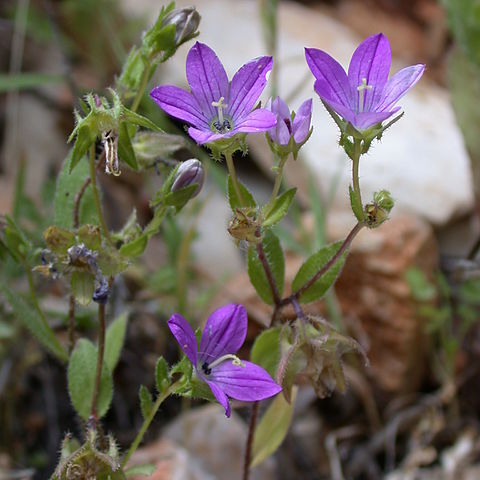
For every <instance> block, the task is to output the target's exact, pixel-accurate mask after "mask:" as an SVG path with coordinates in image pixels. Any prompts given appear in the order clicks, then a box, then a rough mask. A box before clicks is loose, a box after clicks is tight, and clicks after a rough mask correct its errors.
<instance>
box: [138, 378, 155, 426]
mask: <svg viewBox="0 0 480 480" xmlns="http://www.w3.org/2000/svg"><path fill="white" fill-rule="evenodd" d="M138 397H139V398H140V409H141V411H142V415H143V418H144V419H145V420H146V419H147V417H148V416H149V415H150V413H151V412H152V408H153V399H152V394H151V393H150V392H149V391H148V388H147V387H146V386H145V385H140V390H139V392H138Z"/></svg>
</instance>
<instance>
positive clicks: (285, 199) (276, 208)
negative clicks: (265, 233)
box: [263, 188, 297, 227]
mask: <svg viewBox="0 0 480 480" xmlns="http://www.w3.org/2000/svg"><path fill="white" fill-rule="evenodd" d="M296 191H297V189H296V188H291V189H290V190H287V191H286V192H283V193H282V194H281V195H280V196H279V197H277V199H276V200H275V203H274V204H273V205H272V208H270V209H269V211H268V212H267V213H266V216H265V220H264V221H263V226H264V227H271V226H273V225H275V224H277V223H278V222H279V221H280V220H282V218H283V217H284V216H285V215H286V214H287V213H288V209H289V208H290V204H291V203H292V200H293V197H294V196H295V193H296Z"/></svg>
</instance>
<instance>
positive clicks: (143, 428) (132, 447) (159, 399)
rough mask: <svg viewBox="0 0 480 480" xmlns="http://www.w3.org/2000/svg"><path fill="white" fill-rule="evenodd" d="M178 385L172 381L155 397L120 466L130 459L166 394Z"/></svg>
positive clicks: (173, 390) (168, 394)
mask: <svg viewBox="0 0 480 480" xmlns="http://www.w3.org/2000/svg"><path fill="white" fill-rule="evenodd" d="M179 385H180V381H178V382H175V383H173V384H172V385H170V387H168V388H167V390H165V392H163V393H162V394H161V395H159V396H158V397H157V399H156V400H155V403H154V404H153V406H152V409H151V411H150V413H149V414H148V416H147V418H146V419H145V420H144V421H143V424H142V426H141V428H140V430H139V432H138V433H137V436H136V437H135V440H134V441H133V443H132V444H131V445H130V448H129V449H128V452H127V453H126V455H125V457H124V458H123V460H122V468H124V467H125V465H126V464H127V463H128V461H129V460H130V457H131V456H132V455H133V453H134V452H135V450H136V449H137V448H138V446H139V445H140V442H141V441H142V439H143V436H144V435H145V432H146V431H147V429H148V427H149V426H150V424H151V423H152V420H153V419H154V417H155V415H156V413H157V411H158V409H159V408H160V405H161V404H162V403H163V401H164V400H165V399H166V398H167V397H168V396H170V395H171V394H172V393H175V390H176V388H177V387H178V386H179Z"/></svg>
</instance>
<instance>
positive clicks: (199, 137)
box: [188, 127, 232, 145]
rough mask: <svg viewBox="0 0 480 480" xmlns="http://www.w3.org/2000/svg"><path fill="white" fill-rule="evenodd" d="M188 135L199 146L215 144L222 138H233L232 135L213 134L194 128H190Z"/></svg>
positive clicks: (209, 131)
mask: <svg viewBox="0 0 480 480" xmlns="http://www.w3.org/2000/svg"><path fill="white" fill-rule="evenodd" d="M188 134H189V135H190V136H191V137H192V138H193V139H194V140H195V141H196V142H197V143H198V144H199V145H203V144H204V143H209V142H214V141H215V140H219V139H220V138H228V137H231V136H232V135H228V134H223V133H215V132H212V131H211V130H210V129H208V130H200V129H198V128H194V127H190V128H189V129H188Z"/></svg>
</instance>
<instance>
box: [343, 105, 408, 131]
mask: <svg viewBox="0 0 480 480" xmlns="http://www.w3.org/2000/svg"><path fill="white" fill-rule="evenodd" d="M399 110H400V107H396V108H394V109H393V110H391V111H389V112H363V113H358V114H357V115H355V119H354V120H353V122H351V123H352V124H353V126H354V127H356V128H358V129H359V130H366V129H367V128H369V127H373V125H376V124H377V123H381V122H383V121H384V120H386V119H387V118H388V117H391V116H392V115H393V114H394V113H397V112H398V111H399Z"/></svg>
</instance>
